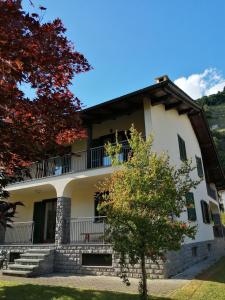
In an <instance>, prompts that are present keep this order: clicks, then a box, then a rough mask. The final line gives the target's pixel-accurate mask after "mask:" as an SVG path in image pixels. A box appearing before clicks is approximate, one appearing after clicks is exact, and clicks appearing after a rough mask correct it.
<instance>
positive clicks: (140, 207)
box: [98, 126, 199, 300]
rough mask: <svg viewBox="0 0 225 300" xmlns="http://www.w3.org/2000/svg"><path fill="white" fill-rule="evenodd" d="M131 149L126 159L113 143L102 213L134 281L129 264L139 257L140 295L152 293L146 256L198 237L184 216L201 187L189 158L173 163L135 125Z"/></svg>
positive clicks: (162, 255)
mask: <svg viewBox="0 0 225 300" xmlns="http://www.w3.org/2000/svg"><path fill="white" fill-rule="evenodd" d="M127 141H128V144H129V147H130V152H129V155H128V158H127V161H123V162H121V155H120V153H121V149H122V148H121V145H120V144H119V143H116V145H112V144H108V145H106V151H107V153H108V155H109V156H110V157H111V159H112V164H113V166H114V167H116V168H115V169H114V172H113V173H112V174H111V176H110V177H107V178H105V179H104V180H103V181H102V182H101V183H99V187H98V188H99V192H100V193H101V195H103V201H101V204H99V210H100V212H101V214H102V215H103V214H104V215H105V216H106V217H107V224H108V225H109V226H108V230H107V231H106V238H107V239H109V241H110V243H111V244H112V246H113V249H114V251H115V252H116V253H117V254H118V255H119V257H120V266H121V278H123V280H124V282H125V283H127V284H129V279H128V270H129V265H134V264H137V263H140V267H141V271H142V277H141V280H140V284H139V292H140V299H143V300H146V299H147V298H148V292H147V277H148V274H147V271H146V259H147V258H149V259H151V260H152V261H155V262H157V260H158V259H165V258H166V252H167V251H171V250H178V249H179V248H180V247H181V244H182V242H183V241H184V238H185V237H189V238H192V239H193V238H194V236H195V232H196V228H195V227H194V226H190V225H189V224H188V223H186V222H184V221H181V220H180V219H179V217H180V215H181V213H182V212H183V211H184V210H185V205H186V195H187V193H188V192H189V191H190V190H191V189H194V188H196V186H197V185H198V183H199V182H198V181H195V180H193V179H192V178H191V176H190V173H191V172H192V171H193V168H192V167H191V163H190V162H185V163H182V165H181V166H178V167H177V166H172V165H171V163H170V159H169V156H168V155H166V154H157V153H155V152H154V151H153V149H152V143H153V139H152V137H148V138H147V140H146V141H145V140H144V139H143V138H142V135H141V134H140V133H138V132H137V131H136V129H135V128H134V127H133V126H132V128H131V129H130V137H129V138H127Z"/></svg>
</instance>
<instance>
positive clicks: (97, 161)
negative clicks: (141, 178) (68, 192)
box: [13, 142, 130, 183]
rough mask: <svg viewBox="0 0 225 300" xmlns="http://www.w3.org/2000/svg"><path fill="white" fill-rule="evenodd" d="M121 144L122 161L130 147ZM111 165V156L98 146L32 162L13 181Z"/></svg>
mask: <svg viewBox="0 0 225 300" xmlns="http://www.w3.org/2000/svg"><path fill="white" fill-rule="evenodd" d="M121 145H122V149H121V152H120V154H119V160H120V161H121V162H122V161H126V160H127V158H128V154H129V152H130V147H129V145H128V144H127V142H121ZM111 165H112V162H111V158H110V157H109V156H107V154H106V151H105V147H104V146H100V147H95V148H91V149H89V150H86V151H81V152H76V153H72V154H67V155H64V156H56V157H52V158H49V159H47V160H44V161H41V162H36V163H34V164H32V165H31V166H30V167H29V169H28V170H24V171H23V173H22V176H20V178H17V179H16V180H14V182H13V183H17V182H20V181H23V182H24V181H30V180H35V179H41V178H47V177H53V176H60V175H64V174H68V173H77V172H82V171H85V170H89V169H97V168H102V167H109V166H111Z"/></svg>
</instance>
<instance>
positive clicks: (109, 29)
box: [24, 0, 225, 106]
mask: <svg viewBox="0 0 225 300" xmlns="http://www.w3.org/2000/svg"><path fill="white" fill-rule="evenodd" d="M33 1H34V0H33ZM26 2H28V0H24V3H26ZM34 3H38V4H42V5H44V6H45V7H46V8H47V11H46V12H45V16H44V21H48V20H52V19H54V18H56V17H59V18H61V19H62V21H63V23H64V25H65V27H66V28H67V30H68V31H67V36H68V37H69V39H70V40H71V41H72V42H73V43H74V44H75V46H76V49H77V50H79V51H80V52H82V53H83V54H84V55H85V56H86V57H87V59H88V60H89V62H90V64H91V65H92V66H93V68H94V69H93V70H92V71H90V72H88V73H85V74H82V75H79V76H77V77H76V79H75V80H74V85H73V88H72V90H73V92H75V94H76V95H77V96H78V97H79V98H80V99H81V101H82V102H83V103H84V104H85V106H91V105H94V104H97V103H99V102H103V101H106V100H109V99H112V98H114V97H117V96H120V95H123V94H126V93H128V92H132V91H134V90H137V89H139V88H143V87H146V86H148V85H151V84H153V83H154V78H155V77H157V76H159V75H163V74H168V75H169V77H170V78H171V79H172V80H176V81H175V82H176V83H177V84H178V85H180V86H181V87H182V88H183V89H184V90H186V92H188V93H189V94H190V95H191V96H193V97H194V98H198V97H199V96H201V95H204V94H210V93H212V92H216V91H218V90H221V89H222V88H223V87H224V86H225V79H224V75H225V59H224V53H225V26H224V19H225V1H224V0H216V1H210V0H197V1H196V0H188V1H181V0H160V1H159V0H63V1H60V0H47V1H42V2H41V1H40V0H37V1H36V0H35V1H34Z"/></svg>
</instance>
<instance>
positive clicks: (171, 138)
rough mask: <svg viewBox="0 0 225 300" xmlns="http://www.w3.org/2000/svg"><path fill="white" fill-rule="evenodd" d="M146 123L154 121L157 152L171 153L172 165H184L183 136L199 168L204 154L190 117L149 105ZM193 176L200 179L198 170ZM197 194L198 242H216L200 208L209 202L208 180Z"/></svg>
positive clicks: (195, 195)
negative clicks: (181, 159) (181, 158)
mask: <svg viewBox="0 0 225 300" xmlns="http://www.w3.org/2000/svg"><path fill="white" fill-rule="evenodd" d="M149 115H150V116H149ZM147 118H148V119H147ZM145 119H146V120H148V122H149V120H151V130H150V129H148V131H151V133H152V134H153V136H154V143H153V149H154V150H155V151H156V152H158V153H161V152H166V153H168V154H169V156H170V159H171V163H172V164H174V165H176V166H179V165H180V164H181V161H180V153H179V145H178V138H177V135H178V134H179V135H180V136H181V137H182V138H183V139H184V141H185V144H186V151H187V156H188V159H191V160H192V162H193V165H195V166H196V161H195V155H197V156H198V157H201V158H202V156H201V150H200V146H199V143H198V140H197V137H196V135H195V133H194V130H193V128H192V126H191V123H190V120H189V118H188V116H187V115H186V114H183V115H179V114H178V112H177V111H176V110H175V109H173V110H168V111H166V110H165V108H164V105H156V106H149V103H148V105H146V104H145ZM148 127H149V124H148ZM192 176H193V178H195V179H198V175H197V170H194V172H193V174H192ZM193 193H194V197H195V207H196V214H197V221H196V222H192V224H193V225H195V226H197V229H198V230H197V234H196V238H195V242H201V241H207V240H212V239H214V236H213V229H212V225H211V224H204V223H203V220H202V212H201V205H200V201H201V200H205V201H207V202H209V196H208V194H207V189H206V182H205V180H203V181H202V182H201V183H200V184H199V186H198V187H197V189H196V190H195V191H193ZM181 219H182V220H184V221H187V212H184V213H183V214H182V215H181ZM185 243H193V240H189V239H186V240H185Z"/></svg>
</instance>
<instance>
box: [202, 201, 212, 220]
mask: <svg viewBox="0 0 225 300" xmlns="http://www.w3.org/2000/svg"><path fill="white" fill-rule="evenodd" d="M201 208H202V219H203V222H204V223H205V224H210V215H209V205H208V203H207V202H206V201H204V200H201Z"/></svg>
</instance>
